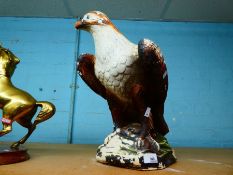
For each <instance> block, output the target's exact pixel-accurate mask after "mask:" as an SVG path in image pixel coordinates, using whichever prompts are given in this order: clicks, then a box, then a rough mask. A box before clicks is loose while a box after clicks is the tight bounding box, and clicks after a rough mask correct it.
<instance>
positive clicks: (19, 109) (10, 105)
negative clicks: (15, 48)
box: [0, 46, 55, 148]
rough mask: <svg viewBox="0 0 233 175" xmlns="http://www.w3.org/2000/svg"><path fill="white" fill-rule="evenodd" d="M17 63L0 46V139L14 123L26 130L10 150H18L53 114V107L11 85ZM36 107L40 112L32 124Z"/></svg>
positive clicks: (14, 58) (15, 59) (9, 130)
mask: <svg viewBox="0 0 233 175" xmlns="http://www.w3.org/2000/svg"><path fill="white" fill-rule="evenodd" d="M19 62H20V60H19V58H17V57H16V56H15V55H14V54H13V53H12V52H11V51H10V50H8V49H5V48H3V47H1V46H0V109H2V112H3V116H2V124H3V129H2V130H1V131H0V137H1V136H3V135H5V134H7V133H9V132H11V131H12V123H13V122H14V121H16V122H18V123H19V124H20V125H21V126H23V127H25V128H27V129H28V132H27V134H26V135H25V136H24V137H23V138H22V139H20V140H19V141H17V142H15V143H13V144H12V145H11V148H18V147H19V145H20V144H23V143H24V142H25V141H26V140H27V139H28V138H29V136H30V135H31V134H32V132H33V131H34V130H35V128H36V125H37V124H39V123H41V122H43V121H45V120H47V119H49V118H51V117H52V116H53V115H54V113H55V106H54V105H53V104H52V103H50V102H47V101H36V100H35V99H34V98H33V97H32V96H31V95H30V94H29V93H27V92H25V91H23V90H21V89H18V88H16V87H15V86H14V85H13V84H12V82H11V79H10V78H11V76H12V75H13V73H14V70H15V68H16V65H17V64H18V63H19ZM38 106H39V107H41V110H40V112H39V114H38V115H37V116H36V118H35V120H34V122H33V123H32V118H33V116H34V115H35V113H36V111H37V107H38Z"/></svg>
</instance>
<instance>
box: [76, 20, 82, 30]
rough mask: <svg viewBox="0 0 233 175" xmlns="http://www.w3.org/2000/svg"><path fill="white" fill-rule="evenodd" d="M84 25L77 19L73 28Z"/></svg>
mask: <svg viewBox="0 0 233 175" xmlns="http://www.w3.org/2000/svg"><path fill="white" fill-rule="evenodd" d="M83 26H84V25H83V23H82V21H77V22H76V23H75V28H76V29H80V28H82V27H83Z"/></svg>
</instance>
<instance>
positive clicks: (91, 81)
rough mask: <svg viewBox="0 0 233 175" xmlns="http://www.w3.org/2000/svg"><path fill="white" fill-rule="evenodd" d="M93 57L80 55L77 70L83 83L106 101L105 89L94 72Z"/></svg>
mask: <svg viewBox="0 0 233 175" xmlns="http://www.w3.org/2000/svg"><path fill="white" fill-rule="evenodd" d="M94 64H95V56H94V55H91V54H83V55H80V56H79V58H78V62H77V70H78V72H79V75H80V77H81V78H82V79H83V81H84V82H85V83H86V84H87V85H88V86H89V87H90V88H91V89H92V90H93V91H94V92H95V93H97V94H99V95H100V96H102V97H103V98H105V99H106V88H105V87H104V86H103V85H102V83H101V82H100V81H99V79H98V78H97V77H96V75H95V71H94Z"/></svg>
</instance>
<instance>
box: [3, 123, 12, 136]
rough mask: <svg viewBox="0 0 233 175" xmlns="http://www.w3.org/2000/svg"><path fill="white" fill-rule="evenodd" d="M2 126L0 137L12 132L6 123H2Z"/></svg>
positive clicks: (9, 125)
mask: <svg viewBox="0 0 233 175" xmlns="http://www.w3.org/2000/svg"><path fill="white" fill-rule="evenodd" d="M2 125H3V128H2V130H1V131H0V137H2V136H3V135H5V134H8V133H9V132H11V131H12V124H7V123H4V122H2Z"/></svg>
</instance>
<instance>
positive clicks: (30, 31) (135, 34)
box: [0, 17, 233, 147]
mask: <svg viewBox="0 0 233 175" xmlns="http://www.w3.org/2000/svg"><path fill="white" fill-rule="evenodd" d="M74 22H75V19H56V18H7V17H2V18H0V42H1V43H2V45H3V46H5V47H8V48H10V49H11V50H12V51H13V52H15V54H16V55H17V56H18V57H20V58H21V63H20V64H19V65H18V67H17V69H16V72H15V74H14V76H13V82H14V83H15V85H16V86H17V87H20V88H22V89H24V90H26V91H28V92H30V93H31V94H33V96H35V97H36V98H37V99H38V100H48V101H51V102H53V103H54V104H55V105H56V107H57V113H56V114H55V116H54V117H53V118H52V119H50V120H48V121H47V122H45V123H42V124H41V125H39V126H38V129H37V130H36V131H35V133H34V134H33V135H32V137H31V138H30V140H29V141H32V142H50V143H67V141H69V140H70V141H71V143H95V144H100V143H102V141H103V139H104V138H105V137H106V135H107V134H109V133H110V132H111V131H112V128H113V124H112V120H111V115H110V112H109V110H108V106H107V104H106V102H105V101H104V100H103V99H102V98H100V97H99V96H97V95H96V94H94V93H93V92H92V91H91V90H90V89H89V88H88V87H87V86H86V85H85V83H84V82H83V81H82V80H81V79H80V77H78V76H77V77H76V72H75V71H74V68H75V58H76V54H77V53H76V52H78V54H80V53H85V52H88V53H94V46H93V41H92V38H91V36H90V35H89V34H88V33H86V32H81V33H80V35H78V33H77V32H76V31H75V29H74V27H73V26H74ZM114 23H115V24H116V26H117V27H118V28H119V29H120V30H121V31H122V33H124V34H125V35H126V36H127V37H128V38H129V39H130V40H132V41H134V42H135V43H137V42H138V41H139V40H140V39H141V38H143V37H145V38H150V39H151V40H153V41H155V42H156V43H157V44H158V45H159V46H160V47H161V48H162V51H163V54H164V55H165V59H166V63H167V66H168V71H169V92H168V98H167V100H166V104H165V117H166V120H167V122H168V125H169V127H170V133H169V134H168V135H167V137H168V139H169V141H170V143H171V144H172V145H173V146H196V147H233V108H232V107H231V105H232V104H233V52H232V50H233V24H231V23H229V24H223V23H222V24H220V23H219V24H216V23H184V22H149V21H121V20H117V21H114ZM78 36H79V37H78ZM75 82H76V83H77V84H76V85H75V84H74V83H75ZM73 100H74V101H73ZM73 105H74V109H73ZM73 112H74V113H73ZM72 113H73V114H74V115H72ZM25 132H26V130H25V129H23V128H21V127H20V126H19V125H18V124H16V123H15V124H14V131H13V132H12V133H10V134H8V135H6V136H4V137H1V138H0V141H15V140H17V139H18V138H20V137H21V135H23V134H24V133H25Z"/></svg>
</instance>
